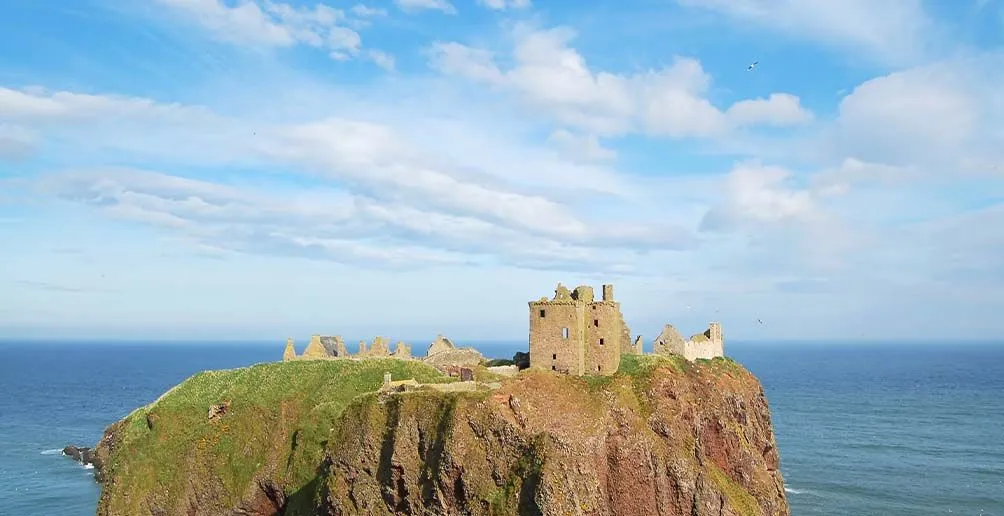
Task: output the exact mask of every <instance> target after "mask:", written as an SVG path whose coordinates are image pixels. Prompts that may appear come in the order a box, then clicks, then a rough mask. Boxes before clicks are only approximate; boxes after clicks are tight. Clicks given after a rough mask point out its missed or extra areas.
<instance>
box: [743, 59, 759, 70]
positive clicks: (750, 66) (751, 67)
mask: <svg viewBox="0 0 1004 516" xmlns="http://www.w3.org/2000/svg"><path fill="white" fill-rule="evenodd" d="M758 64H760V61H753V63H752V64H750V65H749V66H747V67H746V71H747V72H752V71H753V69H754V68H756V65H758Z"/></svg>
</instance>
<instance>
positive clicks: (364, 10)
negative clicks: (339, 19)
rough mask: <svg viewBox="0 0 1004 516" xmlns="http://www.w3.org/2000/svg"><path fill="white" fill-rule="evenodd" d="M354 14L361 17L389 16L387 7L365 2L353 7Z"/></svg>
mask: <svg viewBox="0 0 1004 516" xmlns="http://www.w3.org/2000/svg"><path fill="white" fill-rule="evenodd" d="M352 14H354V15H356V16H361V17H364V18H365V17H372V16H387V9H382V8H379V7H368V6H365V5H363V4H356V5H355V6H353V7H352Z"/></svg>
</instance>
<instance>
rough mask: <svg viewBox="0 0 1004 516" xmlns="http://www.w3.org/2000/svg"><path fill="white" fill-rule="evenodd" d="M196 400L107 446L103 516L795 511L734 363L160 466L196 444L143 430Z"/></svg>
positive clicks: (421, 403)
mask: <svg viewBox="0 0 1004 516" xmlns="http://www.w3.org/2000/svg"><path fill="white" fill-rule="evenodd" d="M365 362H373V364H368V365H363V366H358V365H357V366H355V367H362V368H369V369H372V371H381V372H382V370H383V369H386V368H387V367H388V366H389V364H390V363H392V362H400V361H393V360H380V361H363V362H358V363H356V364H365ZM376 362H383V363H386V364H379V365H377V364H375V363H376ZM295 364H296V363H289V362H287V363H281V364H269V366H270V367H276V366H279V367H287V366H290V365H295ZM337 364H338V362H330V361H324V362H323V363H319V364H318V366H319V367H320V366H323V367H328V368H330V367H334V366H335V365H337ZM258 367H264V366H258ZM408 367H412V368H416V367H417V368H423V367H424V366H422V365H421V364H418V365H415V364H410V365H408ZM400 372H401V373H408V372H406V371H400ZM412 372H418V371H412ZM421 373H422V374H423V375H425V374H427V376H428V378H426V381H428V380H429V379H432V378H433V377H434V373H433V372H432V371H428V370H425V369H422V371H421ZM353 374H355V375H356V376H352V374H348V373H347V372H345V371H341V372H340V375H341V376H340V378H338V379H337V380H330V381H332V382H334V383H338V382H345V381H346V379H347V378H348V379H349V380H350V381H349V382H348V383H350V384H352V385H357V386H358V388H359V391H361V392H365V390H366V389H367V388H369V384H368V383H366V382H368V381H369V380H368V379H367V380H366V381H360V380H359V378H360V377H361V376H366V375H367V374H368V372H361V371H355V372H354V373H353ZM360 375H361V376H360ZM381 375H382V373H381ZM350 377H351V378H350ZM395 377H397V378H400V376H398V375H395ZM352 378H355V379H352ZM374 380H376V383H375V384H374V385H373V386H372V387H373V389H375V388H376V385H378V383H379V380H378V379H376V378H374ZM190 381H191V380H190ZM186 383H187V382H186ZM294 383H296V382H294ZM364 383H366V385H362V384H364ZM225 384H226V385H231V386H233V385H234V384H233V383H231V382H225ZM221 385H223V384H221ZM302 387H304V388H306V387H307V385H303V386H302ZM290 389H291V390H289V391H288V395H289V396H290V397H291V399H293V398H296V397H297V396H299V395H298V394H296V390H295V389H293V388H292V387H291V388H290ZM183 390H186V384H182V386H180V387H179V388H178V389H175V391H174V392H172V393H169V394H168V395H166V396H165V398H164V399H162V400H161V401H160V402H158V403H157V404H154V405H152V406H151V407H147V408H145V409H141V410H140V411H137V412H135V413H133V414H132V415H130V416H129V417H128V418H126V419H125V420H123V421H122V422H119V423H117V424H116V425H113V426H112V427H110V428H109V430H108V431H107V432H106V435H105V437H104V438H103V439H102V441H101V443H100V444H99V445H98V447H97V456H98V457H99V463H100V464H99V469H100V470H101V471H102V482H103V484H104V485H103V487H104V489H103V493H102V498H101V505H100V507H99V514H227V513H231V514H283V513H285V514H330V515H341V514H346V515H348V514H416V515H417V514H430V513H432V514H485V515H489V514H540V515H569V514H595V515H600V514H603V515H612V514H617V515H649V514H651V515H688V516H693V515H719V516H720V515H735V516H740V515H759V514H764V515H787V514H789V511H788V506H787V502H786V500H785V497H784V490H783V485H782V479H781V475H780V472H779V471H778V454H777V450H776V445H775V442H774V436H773V432H772V428H771V423H770V414H769V411H768V407H767V402H766V400H765V399H764V396H763V391H762V389H761V387H760V385H759V382H757V380H756V378H754V377H753V376H752V375H750V374H749V373H748V372H746V371H745V370H744V369H742V368H741V367H740V366H738V365H736V364H735V363H733V362H731V361H729V360H726V359H716V360H713V361H699V362H698V363H697V364H688V363H686V362H685V361H683V360H682V359H676V358H674V357H654V356H625V357H624V361H623V362H622V364H621V371H620V372H619V373H618V374H617V375H615V376H611V377H598V378H575V377H567V376H558V375H554V374H551V373H547V372H529V371H526V372H523V373H522V374H521V375H520V376H519V377H518V378H515V379H513V380H508V381H505V382H504V383H503V385H502V387H501V388H500V389H497V390H494V391H487V390H486V391H482V392H456V393H444V392H421V391H420V392H411V393H393V394H388V393H376V392H370V393H367V394H361V395H353V397H352V398H351V400H350V401H345V402H343V403H341V407H329V408H332V409H335V408H337V415H336V414H334V413H332V412H331V411H326V410H323V409H322V410H321V412H325V413H326V414H327V416H326V417H320V418H316V417H315V418H313V419H312V418H311V416H310V414H311V413H314V412H316V411H317V408H319V407H323V406H324V405H325V402H323V401H322V402H319V403H318V404H317V405H315V407H314V408H313V409H310V410H307V411H306V412H304V411H301V410H295V411H294V410H291V408H292V405H295V404H296V402H294V401H289V402H286V403H282V402H280V403H279V407H278V408H277V409H276V410H275V411H274V413H275V415H276V419H275V420H272V421H270V422H269V424H262V422H259V423H258V424H253V425H242V428H244V431H245V432H247V433H245V434H242V440H243V441H244V442H243V443H234V444H235V445H234V446H232V447H229V448H227V449H226V450H221V449H219V448H217V449H216V451H215V452H212V451H210V450H208V449H205V448H203V449H199V448H198V447H196V448H194V449H193V450H191V451H189V452H187V453H183V454H181V455H179V456H177V457H174V458H171V459H167V460H171V461H172V462H171V463H170V464H167V465H166V466H168V467H166V468H163V467H162V468H156V467H154V466H155V464H149V463H148V462H149V455H151V454H154V453H155V452H156V450H157V449H158V447H160V448H164V447H176V446H183V443H182V442H181V441H185V440H188V439H191V437H185V436H184V434H185V432H183V431H182V430H181V429H180V428H179V429H178V430H177V431H176V432H177V433H171V434H165V433H162V434H160V435H157V436H147V437H144V433H155V432H157V430H156V429H157V422H156V421H155V423H154V424H153V427H152V429H147V430H143V428H144V427H146V424H145V423H144V422H143V421H142V420H145V419H146V414H150V413H156V412H158V411H162V412H163V407H160V408H159V407H158V405H159V404H161V403H164V402H165V401H166V400H168V398H169V397H171V396H182V395H184V394H185V393H184V392H177V391H183ZM224 390H225V388H224ZM322 390H323V389H322ZM371 390H372V389H371ZM208 397H211V396H207V398H208ZM216 397H219V396H216ZM342 398H343V399H344V396H343V397H342ZM201 403H204V400H199V401H198V403H193V406H192V407H191V409H192V410H194V409H196V408H198V407H196V406H194V405H198V404H201ZM230 407H232V408H230V409H228V412H227V413H226V414H225V415H224V416H222V417H220V419H219V421H216V422H202V423H199V425H198V426H199V427H200V428H201V427H202V426H207V425H208V426H209V427H210V428H215V430H212V431H210V432H208V433H203V435H204V436H214V435H218V434H219V433H220V432H221V430H220V426H221V425H222V424H224V423H225V422H226V421H227V420H228V418H229V419H230V421H232V423H231V424H232V425H237V424H239V423H238V422H237V421H236V420H235V419H234V418H235V417H236V415H235V413H234V412H235V411H238V412H239V409H240V403H238V401H236V400H235V401H232V402H231V405H230ZM199 412H200V416H201V418H203V419H205V418H206V412H205V408H202V409H201V410H199ZM138 418H139V419H140V421H137V419H138ZM157 421H159V420H157ZM193 424H194V423H193ZM214 425H215V426H214ZM318 425H319V426H318ZM308 428H313V430H310V431H308V430H307V429H308ZM319 429H323V430H324V431H319ZM197 433H202V432H201V431H199V432H197ZM210 438H212V437H210ZM256 443H258V444H256ZM227 450H229V453H230V454H231V455H229V456H220V455H219V454H220V453H221V452H223V453H227ZM245 457H246V458H245ZM235 460H236V461H238V463H240V461H245V462H248V461H250V462H249V463H253V464H256V465H255V466H254V467H249V468H247V470H246V472H245V473H242V474H240V475H233V474H229V473H226V472H224V473H223V474H221V473H220V471H221V470H220V469H218V468H216V466H215V465H225V464H227V463H228V462H230V461H235ZM144 461H147V462H146V463H145V462H144ZM113 464H114V466H112V465H113ZM144 464H145V465H144ZM205 465H208V466H210V467H203V466H205ZM225 469H226V468H224V470H225ZM229 469H240V468H239V467H230V468H229Z"/></svg>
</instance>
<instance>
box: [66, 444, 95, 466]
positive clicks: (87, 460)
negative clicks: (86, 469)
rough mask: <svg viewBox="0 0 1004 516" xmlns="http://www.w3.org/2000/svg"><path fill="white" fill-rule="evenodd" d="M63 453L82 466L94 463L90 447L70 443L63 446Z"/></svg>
mask: <svg viewBox="0 0 1004 516" xmlns="http://www.w3.org/2000/svg"><path fill="white" fill-rule="evenodd" d="M63 455H65V456H66V457H69V458H71V459H73V460H75V461H77V462H79V463H80V464H81V465H82V466H93V465H94V452H93V451H92V450H91V449H90V448H80V447H77V446H74V445H72V444H71V445H69V446H67V447H65V448H63Z"/></svg>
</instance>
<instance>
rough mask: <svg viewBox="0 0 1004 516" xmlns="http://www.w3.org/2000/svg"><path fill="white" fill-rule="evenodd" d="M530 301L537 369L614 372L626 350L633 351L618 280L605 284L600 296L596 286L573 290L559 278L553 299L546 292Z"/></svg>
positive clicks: (532, 354) (533, 363) (532, 355)
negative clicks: (616, 292) (595, 292)
mask: <svg viewBox="0 0 1004 516" xmlns="http://www.w3.org/2000/svg"><path fill="white" fill-rule="evenodd" d="M529 305H530V367H531V368H533V369H545V370H551V371H558V372H562V373H568V374H574V375H584V374H591V375H611V374H614V373H615V372H617V368H618V366H619V365H620V356H621V352H622V350H623V351H624V352H634V346H632V345H631V341H630V331H629V330H628V327H627V325H626V324H625V323H624V317H623V316H622V315H621V310H620V303H618V302H617V301H614V286H613V285H603V297H602V299H600V300H596V299H594V297H593V288H592V287H588V286H579V287H576V288H575V290H573V291H569V290H568V288H566V287H565V286H564V285H562V284H561V283H558V287H557V288H556V289H555V290H554V298H553V299H547V297H542V298H540V299H539V300H537V301H530V302H529Z"/></svg>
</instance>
